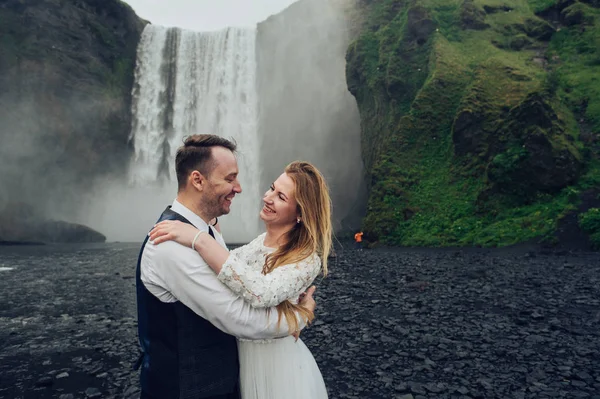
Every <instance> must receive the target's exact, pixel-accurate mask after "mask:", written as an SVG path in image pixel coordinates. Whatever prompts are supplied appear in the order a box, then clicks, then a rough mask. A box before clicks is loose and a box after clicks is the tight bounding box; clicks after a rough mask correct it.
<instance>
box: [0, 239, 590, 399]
mask: <svg viewBox="0 0 600 399" xmlns="http://www.w3.org/2000/svg"><path fill="white" fill-rule="evenodd" d="M345 246H346V247H347V248H346V249H344V248H339V249H338V250H337V257H336V258H333V259H331V260H330V262H331V264H330V270H331V273H330V275H329V276H328V277H327V278H325V279H323V280H321V279H319V280H318V281H317V286H318V289H317V293H316V297H317V302H318V309H317V319H316V321H315V323H314V324H313V325H312V326H311V327H309V328H308V329H306V330H305V331H304V332H303V333H302V339H303V340H304V341H305V342H306V344H307V345H308V347H309V348H311V350H312V351H313V354H314V356H315V358H316V360H317V363H318V364H319V366H320V368H321V371H322V373H323V375H324V377H325V382H326V384H327V386H328V389H329V393H330V397H331V398H396V399H400V398H402V399H411V398H412V399H423V398H429V399H431V398H457V399H458V398H485V399H488V398H569V399H570V398H590V399H600V254H598V253H588V252H567V251H549V250H541V249H537V248H526V247H522V248H512V249H502V250H482V249H377V250H363V251H357V250H355V249H353V248H352V245H351V244H347V245H345ZM138 250H139V246H138V245H137V244H89V245H72V246H66V245H65V246H61V245H54V246H40V247H0V397H2V398H36V399H37V398H40V399H43V398H61V399H69V398H136V397H138V396H139V386H138V376H137V373H136V372H134V371H133V370H132V368H131V366H132V364H133V363H134V361H135V360H136V359H137V356H138V346H137V325H136V313H135V290H134V287H135V279H134V271H135V270H134V269H135V261H136V258H137V254H138Z"/></svg>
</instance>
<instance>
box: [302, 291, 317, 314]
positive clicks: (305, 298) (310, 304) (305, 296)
mask: <svg viewBox="0 0 600 399" xmlns="http://www.w3.org/2000/svg"><path fill="white" fill-rule="evenodd" d="M316 289H317V287H315V286H314V285H313V286H312V287H310V288H309V289H307V290H306V292H303V293H302V294H300V302H298V305H300V306H302V307H304V308H306V309H308V310H310V311H311V312H314V311H315V308H316V307H317V303H316V302H315V300H314V298H313V294H314V293H315V290H316Z"/></svg>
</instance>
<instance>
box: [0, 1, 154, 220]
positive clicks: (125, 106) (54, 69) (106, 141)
mask: <svg viewBox="0 0 600 399" xmlns="http://www.w3.org/2000/svg"><path fill="white" fill-rule="evenodd" d="M144 25H145V22H144V21H142V20H140V19H139V18H138V17H137V16H136V15H135V13H134V12H133V10H131V8H130V7H129V6H127V5H126V4H124V3H122V2H120V1H118V0H73V1H68V2H65V1H60V0H7V1H3V2H2V4H0V38H1V39H0V121H2V123H1V124H0V141H1V142H2V146H1V148H0V158H1V159H2V163H3V166H2V169H1V171H0V186H1V187H2V190H1V191H2V193H1V194H0V213H1V212H2V209H3V208H7V204H9V203H10V204H11V205H10V206H11V207H14V206H15V204H28V205H31V206H34V207H35V208H36V209H37V210H38V211H41V212H42V214H46V215H48V216H56V215H57V214H58V215H60V216H62V217H64V215H65V214H68V213H69V212H70V211H73V206H75V204H77V202H78V201H81V200H82V198H83V197H82V194H83V193H84V192H85V191H86V190H87V189H89V187H90V186H91V185H92V184H93V182H94V178H95V177H100V176H104V175H107V174H110V173H113V172H119V171H120V172H121V173H122V169H123V168H124V167H125V165H126V162H127V160H128V153H129V150H128V146H127V141H128V135H129V130H130V102H131V89H132V84H133V70H134V65H135V59H136V47H137V43H138V41H139V38H140V35H141V32H142V29H143V27H144ZM5 210H6V211H7V212H10V209H5Z"/></svg>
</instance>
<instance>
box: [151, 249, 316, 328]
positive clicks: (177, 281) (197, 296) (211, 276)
mask: <svg viewBox="0 0 600 399" xmlns="http://www.w3.org/2000/svg"><path fill="white" fill-rule="evenodd" d="M143 257H145V259H143V264H145V265H146V266H147V268H148V269H149V270H148V271H150V273H146V281H144V284H146V285H147V284H148V283H150V284H158V285H160V286H163V287H164V289H166V290H167V291H169V293H170V294H172V295H173V296H174V297H175V298H176V299H177V300H179V301H181V303H183V304H184V305H186V306H187V307H188V308H190V309H191V310H193V311H194V312H195V313H197V314H198V315H199V316H201V317H203V318H204V319H206V320H208V321H209V322H210V323H211V324H213V325H214V326H215V327H217V328H218V329H220V330H221V331H223V332H225V333H227V334H230V335H234V336H236V337H238V338H243V339H249V340H260V339H270V338H280V337H285V336H287V335H289V331H288V330H289V326H288V324H287V322H286V320H285V317H282V318H281V320H279V317H278V313H277V310H276V309H275V308H269V309H257V308H253V307H252V306H251V305H250V304H249V303H247V302H245V301H244V299H243V298H241V297H239V296H237V295H236V294H235V293H234V292H232V291H231V290H230V289H229V288H228V287H227V286H226V285H224V284H223V283H221V282H220V281H219V280H218V278H217V276H216V275H215V273H214V272H213V271H212V270H211V269H210V267H209V266H208V265H207V264H206V263H205V262H204V260H202V258H201V257H199V256H198V254H197V253H196V251H194V250H192V249H191V248H187V247H183V246H181V245H179V244H177V243H175V242H172V241H167V242H164V243H161V244H159V245H153V244H152V243H150V242H149V243H148V244H147V245H146V249H145V251H144V254H143ZM149 279H151V280H153V281H152V282H149V281H148V280H149ZM143 280H144V279H143ZM159 299H160V298H159ZM298 322H299V324H300V327H301V328H303V327H304V326H305V323H304V321H303V320H302V318H300V317H299V318H298Z"/></svg>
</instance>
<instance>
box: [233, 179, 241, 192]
mask: <svg viewBox="0 0 600 399" xmlns="http://www.w3.org/2000/svg"><path fill="white" fill-rule="evenodd" d="M233 191H234V192H235V193H237V194H240V193H241V192H242V185H241V184H240V182H239V181H237V180H236V184H234V185H233Z"/></svg>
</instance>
